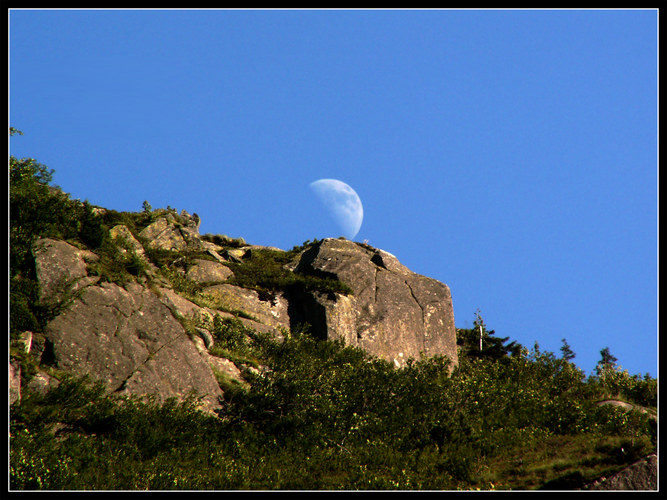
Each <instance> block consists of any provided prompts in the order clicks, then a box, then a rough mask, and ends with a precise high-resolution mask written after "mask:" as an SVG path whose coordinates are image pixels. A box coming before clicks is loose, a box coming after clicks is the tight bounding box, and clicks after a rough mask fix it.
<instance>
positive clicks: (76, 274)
mask: <svg viewBox="0 0 667 500" xmlns="http://www.w3.org/2000/svg"><path fill="white" fill-rule="evenodd" d="M33 255H34V257H35V270H36V272H37V280H38V282H39V299H40V302H41V303H42V304H49V305H54V304H59V303H61V302H62V301H63V300H65V299H67V298H70V297H71V296H72V295H73V294H74V293H75V292H76V291H78V290H80V289H81V288H83V287H85V286H88V285H90V284H92V283H95V282H96V281H97V279H98V278H96V277H88V274H87V271H86V261H87V260H88V261H91V260H96V259H97V258H98V257H97V255H95V254H94V253H93V252H90V251H88V250H80V249H79V248H77V247H75V246H73V245H70V244H69V243H66V242H64V241H60V240H54V239H51V238H43V239H39V240H36V241H35V242H34V244H33Z"/></svg>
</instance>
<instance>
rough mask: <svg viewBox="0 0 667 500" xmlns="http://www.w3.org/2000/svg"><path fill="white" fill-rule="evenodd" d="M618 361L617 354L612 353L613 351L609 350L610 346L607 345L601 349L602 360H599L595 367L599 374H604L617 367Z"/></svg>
mask: <svg viewBox="0 0 667 500" xmlns="http://www.w3.org/2000/svg"><path fill="white" fill-rule="evenodd" d="M617 361H618V359H617V358H616V356H614V355H612V354H611V351H609V347H605V348H604V349H602V350H601V351H600V361H598V364H597V366H596V367H595V372H596V373H597V375H598V376H604V375H605V374H607V373H609V372H611V371H614V370H615V369H616V362H617Z"/></svg>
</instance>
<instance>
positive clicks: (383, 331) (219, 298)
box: [12, 209, 457, 409]
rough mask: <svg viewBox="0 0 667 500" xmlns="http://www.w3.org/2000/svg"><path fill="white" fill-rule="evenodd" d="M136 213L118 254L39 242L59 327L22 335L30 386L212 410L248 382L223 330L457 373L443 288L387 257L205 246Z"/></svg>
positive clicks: (350, 247)
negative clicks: (349, 348) (293, 338)
mask: <svg viewBox="0 0 667 500" xmlns="http://www.w3.org/2000/svg"><path fill="white" fill-rule="evenodd" d="M96 212H97V214H98V215H104V216H106V217H107V218H108V216H109V214H107V213H106V212H107V211H105V210H103V209H96ZM138 216H141V217H144V224H145V223H146V222H149V223H148V224H147V225H145V227H141V225H137V224H131V223H127V224H116V225H114V226H113V227H111V229H110V231H109V234H110V235H111V237H112V239H113V241H114V243H115V245H114V246H115V248H114V249H113V250H114V252H115V253H113V252H110V251H109V250H108V248H103V249H93V250H91V249H90V248H88V247H86V246H85V245H82V244H81V243H78V242H76V241H63V240H60V239H54V238H42V239H37V240H35V241H34V242H33V244H32V249H31V250H32V254H33V256H34V262H35V271H36V281H37V283H38V290H39V291H38V300H39V305H40V307H42V308H44V309H47V310H49V311H52V314H51V316H52V317H51V318H50V319H49V320H48V322H47V324H46V325H45V327H44V328H43V333H39V334H37V333H34V334H33V332H29V331H26V332H24V333H23V334H22V339H23V340H24V344H23V345H24V346H25V349H26V350H29V352H30V354H31V357H32V359H33V360H34V361H35V366H36V367H37V368H36V370H37V373H36V374H35V375H34V376H32V377H31V378H30V381H29V384H30V386H31V388H33V389H38V390H45V389H47V388H48V387H50V386H51V385H53V384H57V383H58V382H57V378H56V377H54V376H53V373H57V372H58V371H64V372H68V373H73V374H77V375H83V374H90V375H92V376H93V377H94V378H95V379H99V380H102V381H103V382H104V384H105V385H106V387H107V388H108V390H109V391H111V392H115V393H121V394H136V395H143V394H153V395H155V396H157V397H158V398H159V400H161V401H165V400H166V399H168V398H170V397H173V396H176V397H179V398H182V397H184V396H186V395H187V394H189V393H191V392H192V391H195V392H196V393H197V394H199V395H200V396H203V401H204V402H205V405H206V406H207V407H208V408H210V409H215V408H216V407H217V406H218V402H219V400H220V397H221V396H222V392H223V390H222V389H221V384H220V383H219V380H220V378H221V377H228V378H231V379H235V380H238V381H239V382H240V383H241V382H242V375H241V373H242V371H243V370H244V369H245V368H247V366H243V364H242V363H239V362H238V361H237V362H234V361H233V360H231V359H227V358H225V357H224V355H223V353H221V352H219V350H218V351H216V349H215V347H216V343H215V335H214V333H215V332H214V330H215V328H216V325H219V324H222V323H224V322H228V323H229V322H232V321H236V322H241V323H242V324H243V325H245V326H246V327H248V328H252V329H254V330H257V331H263V332H273V333H274V334H275V335H277V336H281V335H284V334H285V333H286V332H288V331H290V330H291V329H295V328H301V327H304V326H305V327H307V328H310V331H311V333H312V334H313V335H315V336H316V337H319V338H323V339H344V341H345V342H346V344H348V345H353V346H357V347H360V348H362V349H363V350H365V351H367V352H368V353H370V354H372V355H375V356H378V357H380V358H383V359H386V360H388V361H390V362H392V363H393V364H394V365H395V366H396V367H401V366H404V365H405V363H406V362H407V360H408V359H409V358H413V359H420V358H422V357H431V356H434V355H445V356H447V357H449V358H450V359H451V360H452V362H453V364H452V366H455V365H456V363H457V349H456V331H455V327H454V314H453V308H452V299H451V294H450V291H449V288H448V287H447V286H446V285H445V284H443V283H440V282H438V281H436V280H434V279H431V278H427V277H425V276H420V275H418V274H416V273H413V272H412V271H410V270H409V269H408V268H406V267H405V266H403V265H402V264H401V263H400V262H399V261H398V259H397V258H396V257H394V256H393V255H391V254H389V253H388V252H385V251H382V250H379V249H375V248H372V247H370V246H368V245H365V244H358V243H354V242H351V241H348V240H345V239H325V240H322V241H316V242H313V243H310V242H309V243H308V244H307V245H304V246H303V247H302V248H299V249H295V250H293V251H290V252H285V251H282V250H279V249H275V248H266V247H259V246H254V245H247V244H245V242H243V241H242V240H232V239H229V238H226V237H223V236H211V235H204V236H202V235H200V233H199V224H200V220H199V217H198V216H196V215H190V214H188V213H186V212H185V211H182V212H181V213H180V214H179V213H176V212H175V211H174V210H157V211H152V212H151V213H150V214H146V213H144V214H137V217H138ZM137 226H139V227H137ZM118 261H120V262H121V263H122V264H123V266H121V267H122V269H121V270H120V271H118V270H117V269H116V268H117V267H118ZM54 370H56V372H54ZM14 372H15V374H16V378H15V385H14V387H13V392H12V394H13V398H15V399H16V398H18V397H19V396H20V383H19V380H20V375H19V374H18V365H16V366H15V367H14Z"/></svg>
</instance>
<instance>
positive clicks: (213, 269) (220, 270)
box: [185, 259, 233, 283]
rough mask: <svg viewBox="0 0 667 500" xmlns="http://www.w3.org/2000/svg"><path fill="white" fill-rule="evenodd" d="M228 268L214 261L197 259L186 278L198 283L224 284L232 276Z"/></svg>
mask: <svg viewBox="0 0 667 500" xmlns="http://www.w3.org/2000/svg"><path fill="white" fill-rule="evenodd" d="M232 274H233V273H232V270H231V269H229V268H228V267H227V266H225V265H223V264H221V263H219V262H213V261H212V260H205V259H195V260H194V261H193V263H192V265H190V267H189V268H188V270H187V272H186V273H185V277H186V278H188V279H190V280H193V281H196V282H198V283H211V282H222V281H225V280H227V279H228V278H229V277H230V276H231V275H232Z"/></svg>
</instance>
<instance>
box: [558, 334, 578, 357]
mask: <svg viewBox="0 0 667 500" xmlns="http://www.w3.org/2000/svg"><path fill="white" fill-rule="evenodd" d="M561 342H562V343H563V345H562V346H560V352H561V354H562V358H563V359H564V360H565V361H570V360H572V359H574V358H575V356H576V355H575V354H574V351H573V350H572V348H571V347H570V345H569V344H568V343H567V340H565V339H561Z"/></svg>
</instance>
